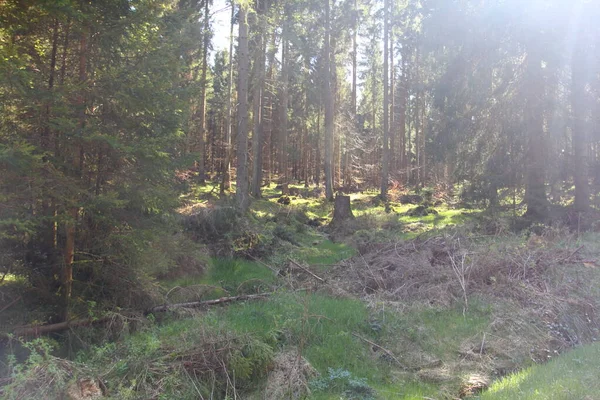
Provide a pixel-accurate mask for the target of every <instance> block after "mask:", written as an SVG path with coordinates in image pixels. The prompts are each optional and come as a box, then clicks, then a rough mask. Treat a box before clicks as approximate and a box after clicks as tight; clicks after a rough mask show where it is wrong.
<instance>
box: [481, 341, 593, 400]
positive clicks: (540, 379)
mask: <svg viewBox="0 0 600 400" xmlns="http://www.w3.org/2000/svg"><path fill="white" fill-rule="evenodd" d="M598 371H600V343H594V344H592V345H587V346H583V347H579V348H577V349H575V350H572V351H570V352H568V353H566V354H564V355H562V356H560V357H557V358H555V359H553V360H552V361H550V362H548V363H547V364H542V365H536V366H533V367H531V368H527V369H525V370H523V371H520V372H518V373H516V374H513V375H510V376H507V377H505V378H503V379H501V380H499V381H497V382H495V383H494V384H493V385H492V386H491V387H490V389H489V390H488V391H487V392H485V393H483V394H482V395H481V396H480V397H478V398H479V399H481V400H513V399H519V400H550V399H552V400H573V399H590V400H591V399H597V398H598V397H597V396H598V393H600V380H599V379H598Z"/></svg>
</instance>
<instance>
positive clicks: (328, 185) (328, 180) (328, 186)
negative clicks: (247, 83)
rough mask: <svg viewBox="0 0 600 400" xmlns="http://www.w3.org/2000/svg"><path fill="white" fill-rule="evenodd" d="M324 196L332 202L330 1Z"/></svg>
mask: <svg viewBox="0 0 600 400" xmlns="http://www.w3.org/2000/svg"><path fill="white" fill-rule="evenodd" d="M325 3H326V5H325V49H324V53H325V54H324V56H325V96H324V97H325V196H326V197H327V199H328V200H333V135H334V125H333V124H334V120H333V117H334V116H333V109H334V99H333V93H332V82H331V80H332V75H331V70H332V68H333V65H332V64H333V60H332V54H331V46H330V39H331V21H330V0H325Z"/></svg>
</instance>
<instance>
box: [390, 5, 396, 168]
mask: <svg viewBox="0 0 600 400" xmlns="http://www.w3.org/2000/svg"><path fill="white" fill-rule="evenodd" d="M391 7H392V10H391V11H392V12H393V11H394V8H393V3H392V4H391ZM389 18H393V15H392V16H390V17H388V21H389ZM389 22H391V21H389ZM389 22H388V23H389ZM388 34H389V41H390V75H389V76H390V90H389V92H390V95H389V96H390V128H389V136H390V151H389V154H390V156H389V161H388V166H389V168H390V169H391V170H392V172H395V171H396V124H395V122H396V94H395V91H396V74H395V71H394V25H393V23H392V26H391V29H389V33H388Z"/></svg>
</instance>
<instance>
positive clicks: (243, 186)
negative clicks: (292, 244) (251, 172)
mask: <svg viewBox="0 0 600 400" xmlns="http://www.w3.org/2000/svg"><path fill="white" fill-rule="evenodd" d="M247 7H248V6H247V5H245V4H241V5H240V11H239V29H240V33H239V38H238V134H237V136H238V140H237V171H236V191H235V195H236V201H237V206H238V209H239V210H240V211H241V212H246V210H247V209H248V206H249V205H250V198H249V193H248V75H249V73H248V69H249V64H250V56H249V54H248V20H247Z"/></svg>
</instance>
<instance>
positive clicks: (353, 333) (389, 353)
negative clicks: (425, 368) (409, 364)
mask: <svg viewBox="0 0 600 400" xmlns="http://www.w3.org/2000/svg"><path fill="white" fill-rule="evenodd" d="M352 336H355V337H357V338H359V339H360V340H362V341H364V342H367V343H369V344H370V345H371V346H375V347H377V348H378V349H379V350H382V351H383V352H384V353H385V354H387V355H388V356H390V357H391V358H392V359H393V360H394V361H396V363H397V364H398V365H399V366H400V367H401V368H403V369H406V367H405V366H404V365H403V364H402V363H401V362H400V360H398V359H397V358H396V356H395V355H394V353H392V352H391V351H389V350H388V349H386V348H385V347H382V346H380V345H378V344H377V343H375V342H372V341H370V340H369V339H366V338H364V337H362V336H360V335H359V334H358V333H355V332H352Z"/></svg>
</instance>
